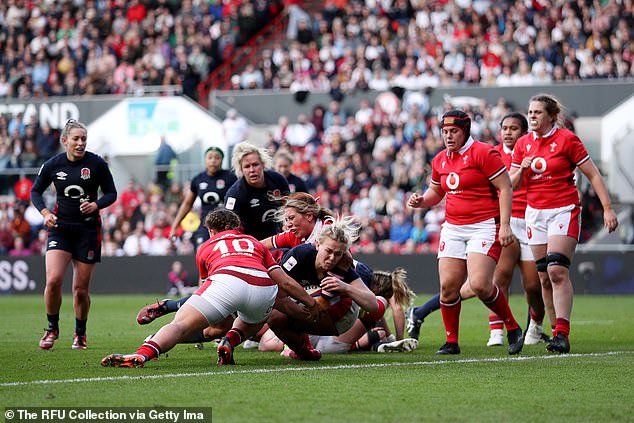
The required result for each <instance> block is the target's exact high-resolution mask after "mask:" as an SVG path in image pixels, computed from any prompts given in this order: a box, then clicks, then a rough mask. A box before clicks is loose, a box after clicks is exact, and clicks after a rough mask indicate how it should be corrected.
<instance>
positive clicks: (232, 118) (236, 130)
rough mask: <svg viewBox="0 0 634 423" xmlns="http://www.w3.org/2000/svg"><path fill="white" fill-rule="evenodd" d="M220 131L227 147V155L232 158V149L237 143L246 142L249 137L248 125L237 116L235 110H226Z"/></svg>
mask: <svg viewBox="0 0 634 423" xmlns="http://www.w3.org/2000/svg"><path fill="white" fill-rule="evenodd" d="M222 131H223V133H224V136H225V141H226V142H227V146H228V151H227V155H228V156H229V157H233V149H234V147H235V146H236V145H237V144H238V143H241V142H243V141H246V140H247V137H248V136H249V125H248V124H247V121H246V119H244V118H243V117H242V116H239V115H238V111H237V110H236V109H229V110H227V114H226V117H225V119H224V120H223V121H222Z"/></svg>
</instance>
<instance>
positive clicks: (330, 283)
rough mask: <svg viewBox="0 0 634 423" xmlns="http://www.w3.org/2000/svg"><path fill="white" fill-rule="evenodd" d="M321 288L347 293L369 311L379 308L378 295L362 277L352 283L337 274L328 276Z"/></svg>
mask: <svg viewBox="0 0 634 423" xmlns="http://www.w3.org/2000/svg"><path fill="white" fill-rule="evenodd" d="M321 289H322V290H325V291H328V292H332V293H336V294H345V295H347V296H348V297H350V298H352V299H353V300H354V302H355V303H357V304H359V307H361V308H362V309H364V310H365V311H367V312H369V313H372V312H375V311H377V310H378V309H379V305H378V304H377V302H376V296H375V295H374V293H373V292H372V291H370V289H369V288H368V287H367V286H365V284H364V283H363V281H362V280H361V278H357V279H355V280H353V281H352V282H350V283H345V282H344V281H342V280H341V279H339V278H337V277H336V276H327V277H325V278H324V279H322V281H321Z"/></svg>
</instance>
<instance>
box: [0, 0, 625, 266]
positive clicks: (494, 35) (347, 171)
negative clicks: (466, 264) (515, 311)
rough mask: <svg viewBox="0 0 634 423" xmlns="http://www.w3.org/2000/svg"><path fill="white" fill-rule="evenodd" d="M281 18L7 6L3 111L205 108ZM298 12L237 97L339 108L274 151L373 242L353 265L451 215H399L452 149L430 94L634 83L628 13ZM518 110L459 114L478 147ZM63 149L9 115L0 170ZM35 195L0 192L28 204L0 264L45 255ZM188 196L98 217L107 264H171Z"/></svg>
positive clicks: (210, 8)
mask: <svg viewBox="0 0 634 423" xmlns="http://www.w3.org/2000/svg"><path fill="white" fill-rule="evenodd" d="M79 6H81V7H79ZM282 7H284V5H282V4H281V3H279V2H276V1H273V0H269V1H260V2H254V3H253V4H251V3H249V2H243V3H241V2H240V1H232V2H225V3H220V2H211V3H210V4H207V3H203V2H199V1H190V0H185V1H183V2H182V3H181V2H174V1H167V0H156V1H143V0H133V1H131V2H123V1H116V0H115V1H85V2H82V1H75V2H44V3H42V4H38V5H36V4H35V3H32V2H27V1H23V0H11V1H8V2H6V3H3V4H2V5H0V34H1V36H0V46H1V47H2V48H0V97H3V96H4V97H17V98H38V97H44V96H52V95H75V94H79V95H82V94H135V93H137V94H138V93H140V92H141V91H143V87H144V86H146V85H181V86H182V90H183V92H184V93H185V94H186V95H189V96H190V97H193V98H196V94H197V93H196V84H197V83H198V81H200V80H202V79H204V78H205V77H206V76H207V74H208V73H209V72H210V70H211V69H213V68H214V67H216V66H218V64H219V63H220V62H221V61H222V60H223V58H224V57H226V55H227V54H229V53H230V51H231V49H232V48H233V46H235V45H239V44H242V43H244V42H245V40H246V39H247V38H248V36H249V34H252V33H253V32H254V31H256V30H257V29H256V28H259V27H260V26H261V25H262V24H263V23H264V22H266V21H267V19H268V18H269V17H270V16H272V15H273V14H275V13H277V12H279V11H280V10H281V8H282ZM302 13H303V14H300V17H299V19H298V20H297V27H296V28H294V29H295V31H293V32H292V35H291V40H289V42H288V43H286V44H284V43H280V44H279V45H276V46H274V47H273V48H272V49H264V50H263V51H262V58H261V61H260V63H259V64H258V65H257V66H250V67H247V68H246V69H245V72H244V73H243V74H242V75H238V77H239V78H238V80H237V81H236V84H235V88H236V89H245V88H259V87H263V88H278V87H279V88H286V87H288V88H291V90H295V91H306V90H308V91H315V90H322V91H329V92H330V93H331V97H332V101H331V102H330V103H329V104H327V105H323V106H317V107H315V108H314V110H313V112H312V115H310V116H308V115H304V114H301V115H299V116H297V117H295V116H289V117H287V116H281V117H280V118H279V123H278V125H276V126H275V128H273V130H272V131H271V134H270V141H269V143H268V146H267V147H268V148H269V150H270V151H271V152H272V153H273V152H275V151H277V150H279V149H283V150H287V151H289V152H290V153H291V154H292V156H293V159H294V160H293V164H292V168H291V172H292V173H293V174H295V175H297V176H299V177H301V178H302V179H303V180H304V181H305V183H306V185H307V188H308V190H309V191H310V192H311V193H313V194H315V195H317V196H319V198H320V202H321V204H322V205H323V206H324V207H328V208H331V209H333V210H336V211H341V212H343V213H346V214H354V215H355V216H358V217H359V219H360V220H361V221H362V223H363V226H364V228H365V229H364V231H363V233H362V234H361V240H360V242H358V243H357V244H356V245H355V247H354V249H355V252H357V251H362V252H374V251H384V252H402V253H411V252H420V251H429V250H431V251H433V249H434V248H435V243H436V242H437V240H438V233H439V229H440V223H441V222H442V221H443V220H444V211H443V208H442V206H438V207H435V208H432V209H431V210H424V211H420V210H418V211H416V212H412V211H411V210H407V208H406V207H405V201H406V198H407V196H408V194H409V193H410V192H411V191H412V190H421V189H423V188H424V187H425V186H426V184H427V179H428V176H429V175H428V173H429V172H428V169H429V164H430V163H431V159H432V158H433V157H434V155H435V154H436V153H437V152H438V151H440V150H441V149H442V148H443V144H442V141H441V139H440V136H439V126H438V123H439V117H440V116H442V113H443V112H444V111H447V110H449V109H451V108H453V107H454V106H455V105H452V104H450V103H447V104H445V105H443V106H442V107H440V108H438V109H435V108H431V107H430V104H429V99H428V96H427V94H426V88H429V87H436V86H446V85H455V84H468V83H478V84H483V85H531V84H538V83H540V84H541V83H551V82H557V81H560V80H578V79H591V78H626V77H631V76H632V75H633V72H634V47H633V45H632V42H631V40H632V37H633V35H634V30H633V29H632V28H634V25H633V15H632V2H631V1H622V2H616V1H607V2H604V3H599V2H594V3H591V2H554V3H552V4H551V3H548V4H547V3H546V2H539V1H534V2H532V3H530V4H529V5H528V6H527V4H526V3H525V2H521V1H510V2H509V1H507V2H496V3H495V4H494V3H493V2H490V1H486V0H478V1H474V2H469V1H458V2H446V1H438V2H434V3H426V2H415V1H412V2H408V1H406V0H397V1H394V2H389V1H388V2H372V1H367V2H364V3H363V2H357V1H350V2H345V1H338V2H335V1H331V0H328V1H326V3H325V5H324V7H323V9H322V10H320V12H318V13H315V14H313V15H312V16H309V15H308V14H306V13H304V12H302ZM245 15H246V16H245ZM608 28H610V29H612V31H608V30H607V29H608ZM290 32H291V31H289V33H290ZM394 87H399V88H402V90H394ZM390 88H392V89H393V91H394V92H396V93H397V94H398V96H396V95H392V93H391V92H387V93H385V95H382V97H380V99H379V100H378V101H375V102H374V104H372V103H371V102H370V101H369V100H365V99H364V100H362V101H361V102H360V104H359V105H358V107H357V108H355V109H354V110H342V107H341V99H342V98H343V96H345V94H346V92H348V91H349V90H365V89H375V90H379V91H387V90H389V89H390ZM513 106H516V107H518V108H520V109H521V108H523V107H524V106H523V105H509V104H507V103H506V101H505V100H504V99H500V100H499V101H498V102H497V103H496V104H486V102H484V101H482V102H481V103H480V104H477V105H469V104H467V105H461V108H463V109H464V110H465V111H466V112H467V113H468V114H469V115H470V116H471V118H472V121H473V124H472V133H473V135H474V137H475V138H477V139H479V140H482V141H485V142H489V143H491V144H495V143H497V142H498V140H497V130H498V128H497V125H498V123H499V120H500V118H501V117H502V116H504V115H505V114H506V113H507V112H509V111H511V109H513V108H514V107H513ZM569 123H571V124H572V119H571V121H570V122H569ZM58 135H59V134H57V133H56V131H54V130H52V129H51V128H50V127H47V126H46V125H44V126H42V127H40V126H39V123H38V119H37V117H36V116H33V117H31V119H30V121H29V122H25V121H24V120H23V117H22V115H16V116H6V115H1V116H0V171H1V170H4V169H11V168H34V167H38V166H39V165H40V164H41V163H42V162H43V161H44V160H46V159H48V158H49V157H51V156H52V155H53V154H55V153H56V152H57V151H58V150H59V140H58V139H59V136H58ZM30 183H31V182H30V181H29V180H28V179H25V178H22V179H19V180H18V179H17V177H15V178H14V179H12V178H10V177H3V179H2V181H0V184H1V185H2V186H0V194H7V193H9V194H12V195H13V194H14V195H15V198H16V200H17V201H16V203H15V204H9V203H7V202H2V203H0V254H8V253H9V254H12V255H26V254H41V253H42V248H43V245H44V240H45V239H46V234H45V233H44V232H42V230H41V218H40V217H39V214H38V213H37V212H36V211H34V210H33V208H32V206H31V207H29V206H28V193H29V191H30ZM187 184H188V183H187V182H185V184H184V185H183V186H181V184H179V183H173V184H172V185H171V187H170V188H169V189H168V190H166V191H165V192H164V191H163V190H161V188H160V187H158V186H157V185H150V186H148V187H145V188H142V187H138V186H136V184H135V183H133V182H131V183H130V185H129V187H128V189H127V190H125V192H123V193H122V195H121V196H120V199H119V200H118V202H117V204H116V205H115V206H113V207H111V208H110V209H108V210H106V211H104V212H103V214H104V216H103V218H104V229H105V231H104V255H136V254H168V253H171V252H174V251H173V246H172V245H171V244H170V243H169V241H168V240H167V235H168V234H169V230H170V227H169V225H170V222H171V221H172V220H173V218H174V216H175V215H176V212H177V210H178V204H180V203H181V202H182V200H183V195H184V194H183V193H184V192H186V191H187V189H188V188H187ZM584 201H585V202H586V203H587V204H589V205H590V207H585V208H584V212H585V213H588V215H587V216H584V224H586V225H588V226H587V228H590V229H588V231H591V227H592V225H596V223H595V222H596V221H597V219H596V215H597V214H600V208H599V209H597V208H596V207H592V204H596V195H593V192H592V190H591V189H590V190H588V191H587V192H584ZM593 202H594V203H593ZM194 214H195V213H193V214H192V215H194ZM599 221H600V219H599ZM191 226H197V225H196V224H195V223H193V224H192V225H191ZM587 233H589V232H586V233H584V235H582V239H583V238H586V237H587V236H588V235H587ZM188 234H189V232H188V231H183V233H182V234H180V235H181V238H182V242H179V243H178V244H177V246H176V248H177V251H176V252H178V253H180V254H187V253H191V252H192V251H193V245H192V243H191V241H190V240H189V239H188ZM18 238H20V239H18Z"/></svg>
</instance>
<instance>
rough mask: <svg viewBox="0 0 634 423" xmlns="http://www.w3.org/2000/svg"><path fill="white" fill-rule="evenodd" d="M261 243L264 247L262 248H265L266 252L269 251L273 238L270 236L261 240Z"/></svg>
mask: <svg viewBox="0 0 634 423" xmlns="http://www.w3.org/2000/svg"><path fill="white" fill-rule="evenodd" d="M260 242H261V243H262V245H264V247H266V249H267V250H270V249H272V248H274V247H273V237H272V236H270V237H268V238H264V239H263V240H261V241H260Z"/></svg>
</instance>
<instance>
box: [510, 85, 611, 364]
mask: <svg viewBox="0 0 634 423" xmlns="http://www.w3.org/2000/svg"><path fill="white" fill-rule="evenodd" d="M561 109H562V107H561V104H560V103H559V101H558V100H557V99H556V98H555V97H553V96H551V95H547V94H538V95H536V96H533V97H532V98H531V99H530V102H529V105H528V123H529V127H530V129H531V130H532V132H531V133H529V134H527V135H525V136H523V137H522V138H520V139H519V140H518V141H517V144H516V145H515V149H514V150H513V163H512V169H511V176H512V182H513V185H514V186H515V187H518V186H521V184H522V183H525V184H526V189H527V202H528V206H527V208H526V232H527V236H528V243H529V244H530V245H531V248H532V250H533V255H534V256H535V258H536V263H537V270H538V272H539V278H540V280H541V283H542V294H543V296H544V301H545V302H547V301H548V299H549V298H552V302H553V304H554V308H555V313H556V321H555V329H554V333H553V335H554V336H553V338H552V339H551V341H550V342H549V343H548V345H547V347H546V349H547V350H548V351H552V352H559V353H567V352H569V351H570V342H569V340H568V334H569V333H570V313H571V311H572V296H573V288H572V281H571V280H570V272H569V270H568V268H569V267H570V263H571V261H572V258H573V256H574V253H575V248H576V247H577V242H578V240H579V234H580V231H581V207H580V205H579V195H578V192H577V187H576V185H575V180H574V172H575V168H577V167H578V168H579V169H580V170H581V171H582V172H583V174H584V175H586V177H587V178H588V180H589V181H590V183H591V184H592V187H593V188H594V190H595V192H596V193H597V195H598V197H599V200H600V201H601V205H602V206H603V223H604V226H605V227H606V229H607V230H608V231H609V232H613V231H614V230H615V229H616V227H617V226H618V224H619V222H618V219H617V217H616V213H615V212H614V210H613V209H612V203H611V201H610V196H609V194H608V190H607V188H606V186H605V183H604V182H603V178H602V176H601V173H600V172H599V170H598V169H597V167H596V166H595V164H594V163H593V162H592V159H590V156H589V155H588V152H587V150H586V148H585V147H584V145H583V143H582V142H581V140H580V139H579V137H577V136H576V135H575V134H574V133H572V132H571V131H569V130H567V129H564V128H562V127H560V115H561Z"/></svg>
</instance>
